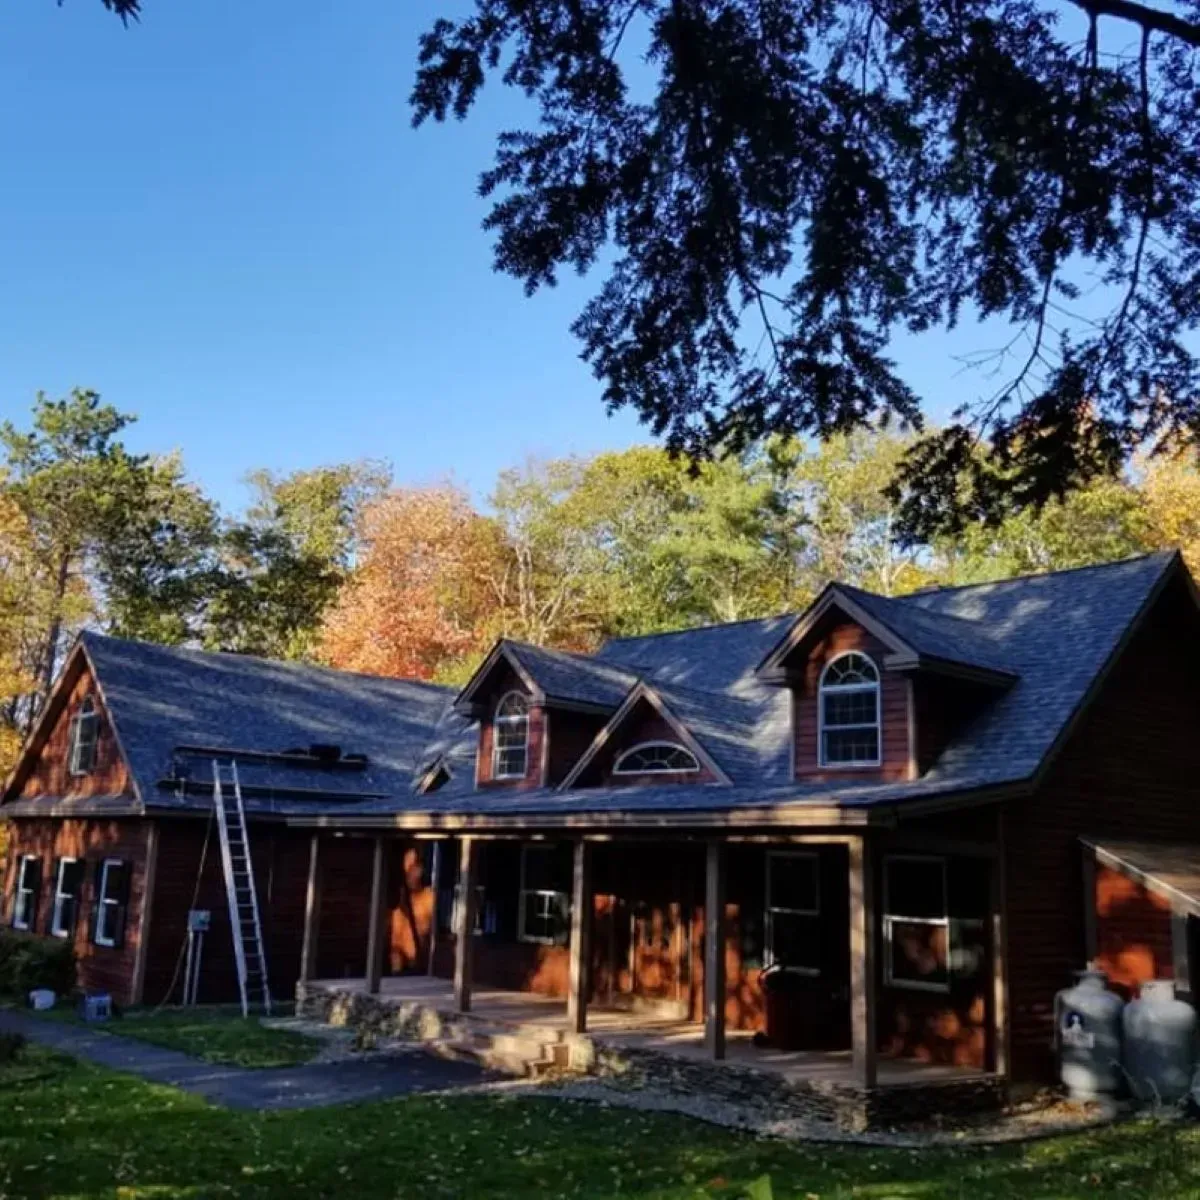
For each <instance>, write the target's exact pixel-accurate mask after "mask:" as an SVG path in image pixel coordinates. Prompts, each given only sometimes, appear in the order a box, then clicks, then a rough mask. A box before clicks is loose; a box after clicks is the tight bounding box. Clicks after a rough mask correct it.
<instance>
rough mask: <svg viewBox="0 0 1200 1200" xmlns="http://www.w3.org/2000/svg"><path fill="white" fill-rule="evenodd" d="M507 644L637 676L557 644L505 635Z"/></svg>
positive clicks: (605, 669)
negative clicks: (538, 642) (543, 644)
mask: <svg viewBox="0 0 1200 1200" xmlns="http://www.w3.org/2000/svg"><path fill="white" fill-rule="evenodd" d="M503 640H504V641H505V642H506V643H507V644H509V645H512V646H518V647H524V648H526V649H529V650H533V651H535V652H536V653H538V654H553V655H557V656H559V657H561V658H569V659H570V660H571V661H572V662H575V663H581V664H586V665H587V666H589V667H597V668H599V669H600V670H602V671H614V672H617V673H619V674H622V675H629V676H632V677H633V678H635V679H636V678H638V675H637V672H635V671H631V670H630V669H629V668H628V667H622V666H619V665H618V664H616V663H610V662H607V661H606V660H604V659H602V658H597V657H596V656H595V655H594V654H584V653H583V652H582V651H579V650H563V649H561V648H560V647H558V646H539V645H538V644H537V643H536V642H527V641H524V640H523V639H521V638H510V637H506V638H504V639H503Z"/></svg>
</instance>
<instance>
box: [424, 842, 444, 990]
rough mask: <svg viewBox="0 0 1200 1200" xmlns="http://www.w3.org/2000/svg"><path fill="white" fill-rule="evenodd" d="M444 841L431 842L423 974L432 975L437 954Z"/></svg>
mask: <svg viewBox="0 0 1200 1200" xmlns="http://www.w3.org/2000/svg"><path fill="white" fill-rule="evenodd" d="M444 844H445V843H443V842H440V841H437V842H434V843H433V849H432V851H431V855H432V860H433V861H432V862H431V864H430V867H429V890H430V892H432V893H433V905H432V909H431V912H430V914H429V953H428V956H427V958H426V961H425V974H426V975H429V976H432V975H433V963H434V958H435V956H436V955H437V936H438V898H439V897H440V896H441V894H442V891H441V889H442V847H443V845H444Z"/></svg>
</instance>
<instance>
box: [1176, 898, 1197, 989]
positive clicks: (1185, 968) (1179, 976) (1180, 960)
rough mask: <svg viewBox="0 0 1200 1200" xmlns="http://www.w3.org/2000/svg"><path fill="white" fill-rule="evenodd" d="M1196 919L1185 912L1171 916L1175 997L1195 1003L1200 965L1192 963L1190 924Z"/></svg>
mask: <svg viewBox="0 0 1200 1200" xmlns="http://www.w3.org/2000/svg"><path fill="white" fill-rule="evenodd" d="M1194 919H1195V918H1193V917H1189V916H1188V914H1187V913H1185V912H1173V913H1172V914H1171V959H1172V962H1173V964H1174V968H1175V995H1176V996H1178V997H1179V998H1180V999H1181V1000H1187V1001H1189V1002H1190V1003H1193V1004H1194V1003H1195V995H1196V982H1197V981H1196V972H1197V970H1198V969H1200V964H1197V963H1195V962H1193V961H1192V948H1191V939H1190V937H1189V932H1188V930H1189V924H1190V922H1191V921H1192V920H1194Z"/></svg>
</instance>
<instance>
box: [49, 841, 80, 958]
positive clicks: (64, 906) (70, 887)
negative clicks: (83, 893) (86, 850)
mask: <svg viewBox="0 0 1200 1200" xmlns="http://www.w3.org/2000/svg"><path fill="white" fill-rule="evenodd" d="M82 887H83V860H82V859H79V858H60V859H59V860H58V866H57V869H56V870H55V872H54V911H53V912H52V913H51V914H50V932H51V934H52V935H53V936H54V937H60V938H69V937H71V935H72V934H74V932H75V918H76V917H77V916H78V915H79V892H80V889H81V888H82Z"/></svg>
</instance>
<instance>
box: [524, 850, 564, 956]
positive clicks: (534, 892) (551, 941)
mask: <svg viewBox="0 0 1200 1200" xmlns="http://www.w3.org/2000/svg"><path fill="white" fill-rule="evenodd" d="M554 849H555V847H554V844H553V843H552V842H532V843H529V842H527V843H525V844H524V845H522V847H521V887H520V890H519V891H518V893H517V941H519V942H530V943H532V944H533V945H537V946H561V945H562V944H563V943H562V940H561V939H560V938H556V937H545V936H544V935H542V934H537V933H529V932H527V931H526V929H525V897H526V896H537V897H538V900H539V902H542V901H547V902H549V905H550V912H549V913H548V914H547V913H542V912H539V913H538V916H539V918H542V917H545V916H547V915H551V916H552V915H553V907H552V906H553V904H554V902H555V901H556V900H557V901H559V902H561V904H562V906H563V909H564V910H566V911H570V905H571V894H570V893H569V892H560V891H555V890H554V889H552V888H527V887H526V886H525V873H526V872H525V868H526V856H527V855H528V853H529V851H530V850H533V851H536V852H539V853H550V854H553V853H554Z"/></svg>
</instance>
